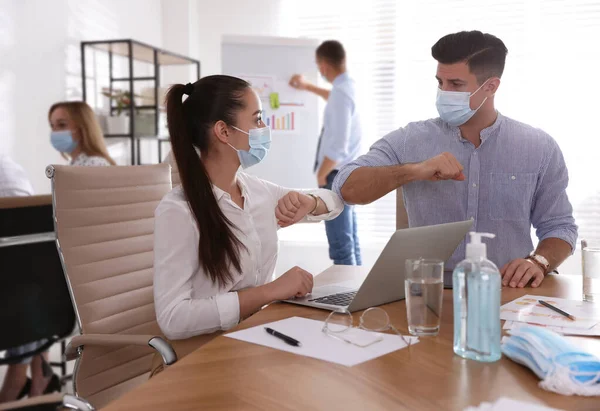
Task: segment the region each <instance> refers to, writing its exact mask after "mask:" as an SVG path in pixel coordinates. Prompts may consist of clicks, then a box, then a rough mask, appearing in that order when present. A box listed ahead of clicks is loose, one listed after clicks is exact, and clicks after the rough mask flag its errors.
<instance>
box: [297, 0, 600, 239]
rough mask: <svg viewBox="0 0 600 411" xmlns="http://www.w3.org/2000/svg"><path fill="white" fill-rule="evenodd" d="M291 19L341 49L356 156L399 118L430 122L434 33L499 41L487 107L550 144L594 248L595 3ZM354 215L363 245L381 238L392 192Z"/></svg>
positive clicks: (372, 9) (307, 4)
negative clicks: (355, 107) (353, 108)
mask: <svg viewBox="0 0 600 411" xmlns="http://www.w3.org/2000/svg"><path fill="white" fill-rule="evenodd" d="M293 13H294V18H295V20H296V27H297V33H296V34H297V35H300V36H305V37H312V38H317V39H321V40H325V39H338V40H340V41H341V42H342V43H343V44H344V46H345V47H346V50H347V53H348V66H349V71H350V73H351V75H352V76H353V77H354V79H355V80H356V82H357V84H358V86H359V89H360V92H361V93H360V94H361V96H362V100H363V104H362V117H363V125H364V128H365V135H364V139H363V144H364V148H365V150H366V149H368V147H369V145H370V144H372V143H373V142H375V141H377V140H378V139H379V138H381V137H382V136H384V135H385V134H387V133H388V132H390V131H392V130H394V129H397V128H398V127H400V126H403V125H405V124H406V123H408V122H411V121H417V120H423V119H427V118H432V117H436V116H437V112H436V109H435V95H436V87H437V82H436V80H435V78H434V76H435V70H436V64H437V63H436V62H435V60H433V58H432V57H431V46H432V45H433V44H434V43H435V42H436V41H437V40H438V39H439V38H440V37H442V36H444V35H446V34H448V33H453V32H457V31H461V30H481V31H483V32H487V33H491V34H494V35H495V36H497V37H499V38H500V39H502V40H503V41H504V43H505V44H506V46H507V48H508V50H509V53H508V57H507V60H506V68H505V71H504V75H503V77H502V83H501V86H500V88H499V90H498V93H497V95H496V107H497V108H498V110H499V111H500V112H502V114H504V115H506V116H509V117H511V118H513V119H516V120H518V121H522V122H524V123H528V124H530V125H532V126H534V127H538V128H541V129H543V130H544V131H546V132H547V133H549V134H550V135H551V136H552V137H553V138H554V139H555V140H556V141H557V142H558V144H559V146H560V147H561V150H562V152H563V154H564V156H565V160H566V164H567V167H568V168H569V174H570V184H569V188H568V193H569V197H570V199H571V203H572V204H573V207H574V215H575V217H576V221H577V223H578V225H579V231H580V237H581V238H587V239H590V240H597V241H599V242H600V230H599V229H600V178H598V177H597V176H598V173H597V167H596V164H597V163H598V153H600V136H599V134H600V133H599V132H598V130H597V129H598V127H597V125H596V118H597V116H598V114H597V111H598V106H599V103H598V98H597V96H598V95H600V84H599V83H598V81H597V80H596V77H597V72H598V69H599V66H600V47H598V46H597V44H595V43H596V42H595V40H596V39H599V38H600V1H599V0H488V1H485V2H482V1H480V0H421V1H419V2H396V1H387V0H375V1H369V2H348V1H345V2H344V1H337V0H334V1H314V0H303V1H301V2H300V1H298V2H296V7H295V8H294V9H293ZM357 210H358V216H359V233H360V237H361V239H362V241H363V243H364V242H369V241H381V240H384V239H387V238H389V234H390V233H391V232H392V231H393V229H394V226H395V201H394V196H393V195H390V196H387V197H385V198H382V199H381V200H379V201H377V202H375V203H374V204H372V205H369V206H360V207H357ZM306 230H308V231H310V230H313V231H311V232H312V233H316V232H315V231H314V230H318V228H310V229H306ZM321 230H322V227H321ZM308 231H307V232H308ZM319 235H320V234H319ZM306 238H307V239H308V240H309V241H314V239H316V238H319V237H318V235H316V234H313V235H312V236H307V237H306ZM311 239H312V240H311ZM320 239H321V238H320ZM322 240H323V241H325V239H324V238H322Z"/></svg>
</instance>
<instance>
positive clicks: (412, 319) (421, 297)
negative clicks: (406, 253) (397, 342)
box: [404, 258, 444, 336]
mask: <svg viewBox="0 0 600 411" xmlns="http://www.w3.org/2000/svg"><path fill="white" fill-rule="evenodd" d="M404 284H405V291H406V312H407V315H408V331H409V332H410V333H411V334H412V335H417V336H421V335H437V334H438V332H439V331H440V317H441V315H442V296H443V292H444V262H443V261H441V260H434V259H423V258H421V259H418V260H406V279H405V282H404Z"/></svg>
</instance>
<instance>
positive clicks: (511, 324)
mask: <svg viewBox="0 0 600 411" xmlns="http://www.w3.org/2000/svg"><path fill="white" fill-rule="evenodd" d="M539 300H542V301H545V302H547V303H548V304H551V305H553V306H555V307H557V308H559V309H561V310H562V311H565V312H567V313H569V314H571V315H573V316H574V317H575V318H576V319H575V320H571V319H569V318H567V317H565V316H563V315H561V314H559V313H557V312H555V311H553V310H551V309H550V308H547V307H544V306H543V305H542V304H540V303H539V302H538V301H539ZM500 319H502V320H506V322H505V323H504V329H505V330H510V329H513V328H517V327H520V326H523V325H526V324H529V325H538V326H543V327H546V328H548V329H549V330H552V331H555V332H557V333H559V334H563V335H585V336H600V304H594V303H590V302H585V301H576V300H566V299H564V298H554V297H544V296H539V295H525V296H523V297H521V298H518V299H516V300H514V301H511V302H510V303H508V304H505V305H503V306H502V307H500Z"/></svg>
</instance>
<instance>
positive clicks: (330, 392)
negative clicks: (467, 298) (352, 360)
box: [106, 267, 600, 411]
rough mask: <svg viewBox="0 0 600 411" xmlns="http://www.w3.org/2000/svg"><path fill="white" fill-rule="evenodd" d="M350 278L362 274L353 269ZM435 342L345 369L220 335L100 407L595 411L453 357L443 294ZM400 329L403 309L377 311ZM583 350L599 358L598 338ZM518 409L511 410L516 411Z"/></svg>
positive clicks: (286, 310) (327, 278) (547, 290)
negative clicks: (540, 407)
mask: <svg viewBox="0 0 600 411" xmlns="http://www.w3.org/2000/svg"><path fill="white" fill-rule="evenodd" d="M350 271H354V274H355V275H360V274H361V271H360V269H354V270H350ZM348 278H351V276H350V275H349V274H348V272H345V273H342V272H340V270H338V269H337V268H335V267H332V268H331V269H329V270H327V271H326V272H324V273H323V274H321V275H319V276H317V278H316V280H315V283H316V284H319V285H322V284H327V283H330V282H335V281H340V280H344V279H348ZM527 293H529V294H539V295H551V296H557V297H564V298H581V279H580V278H578V277H577V278H574V277H566V276H551V277H549V278H547V279H546V281H544V283H543V284H542V287H540V288H539V289H531V288H527V289H504V290H503V292H502V302H503V303H505V302H508V301H511V300H513V299H515V298H517V297H519V296H522V295H525V294H527ZM443 304H444V306H443V316H442V327H441V331H440V334H439V336H437V337H422V338H421V342H420V343H419V344H416V345H414V346H412V347H410V348H409V349H403V350H400V351H396V352H394V353H391V354H388V355H386V356H383V357H380V358H377V359H375V360H372V361H369V362H366V363H363V364H360V365H357V366H355V367H351V368H348V367H344V366H339V365H335V364H330V363H327V362H324V361H319V360H315V359H312V358H307V357H302V356H297V355H294V354H290V353H287V352H283V351H277V350H274V349H271V348H267V347H262V346H258V345H253V344H249V343H245V342H242V341H238V340H234V339H230V338H226V337H218V338H216V339H215V340H213V341H212V342H210V343H208V344H207V345H205V346H203V347H202V348H200V349H198V350H197V351H195V352H193V353H192V354H190V355H189V356H187V357H185V358H183V359H182V360H181V361H179V362H178V363H177V364H175V365H173V366H172V367H170V368H169V369H167V370H166V371H164V372H163V373H161V374H159V375H158V376H156V377H155V378H153V379H152V380H150V381H148V382H147V383H145V384H143V385H142V386H140V387H138V388H136V389H134V390H133V391H131V392H129V393H127V394H126V395H124V396H123V397H122V398H120V399H119V400H117V401H115V402H114V403H112V404H111V405H110V406H108V407H107V408H106V410H108V411H117V410H144V411H147V410H177V411H182V410H208V409H211V410H212V409H216V410H234V409H244V410H265V409H276V410H314V409H319V410H327V411H337V410H368V411H371V410H463V409H464V408H465V407H467V406H469V405H478V404H480V403H481V402H483V401H494V400H496V399H498V398H500V397H502V396H510V397H512V398H515V399H518V400H523V401H528V402H532V403H539V404H546V405H548V406H553V407H556V408H560V409H563V410H578V411H583V410H596V411H597V410H599V409H600V399H598V398H582V397H564V396H560V395H556V394H552V393H549V392H546V391H544V390H542V389H541V388H538V387H537V383H538V379H537V377H535V375H534V374H533V373H532V372H530V371H529V370H528V369H527V368H524V367H522V366H520V365H518V364H515V363H514V362H512V361H510V360H508V359H506V358H502V359H501V360H500V361H498V362H496V363H493V364H484V363H478V362H475V361H469V360H465V359H462V358H460V357H458V356H456V355H454V353H453V351H452V339H453V330H452V327H453V324H452V292H451V291H450V290H446V291H444V302H443ZM383 308H384V309H385V310H386V311H387V312H388V314H389V315H390V317H391V320H392V322H393V323H394V324H395V325H396V326H397V327H398V328H399V329H401V330H404V331H406V330H407V323H406V305H405V303H404V301H400V302H396V303H391V304H387V305H385V306H383ZM327 314H328V312H326V311H322V310H317V309H312V308H306V307H300V306H294V305H288V304H272V305H271V306H269V307H267V308H265V309H264V310H262V311H261V312H259V313H257V314H255V315H254V316H252V317H251V318H249V319H248V320H246V321H244V322H243V323H242V324H240V325H239V326H238V327H237V328H236V329H243V328H248V327H252V326H256V325H260V324H264V323H267V322H271V321H275V320H279V319H282V318H285V317H291V316H302V317H307V318H313V319H319V320H323V319H325V317H326V316H327ZM586 348H587V349H589V350H591V351H593V352H595V353H597V354H600V340H598V339H595V340H594V339H588V340H587V342H586ZM515 411H518V410H515Z"/></svg>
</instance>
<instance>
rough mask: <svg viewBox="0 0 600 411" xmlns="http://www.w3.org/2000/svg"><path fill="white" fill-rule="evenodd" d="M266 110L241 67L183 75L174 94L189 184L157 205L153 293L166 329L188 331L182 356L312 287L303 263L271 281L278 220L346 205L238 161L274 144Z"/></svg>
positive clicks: (175, 138) (178, 152) (178, 143)
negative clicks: (250, 170) (197, 76)
mask: <svg viewBox="0 0 600 411" xmlns="http://www.w3.org/2000/svg"><path fill="white" fill-rule="evenodd" d="M186 96H187V97H186ZM261 113H262V106H261V101H260V99H259V97H258V96H257V94H256V93H255V92H254V91H253V90H252V89H251V88H250V85H249V84H248V83H247V82H246V81H244V80H241V79H238V78H235V77H229V76H222V75H218V76H209V77H205V78H202V79H201V80H199V81H197V82H196V83H194V84H187V85H183V84H177V85H174V86H173V87H171V89H170V90H169V93H168V95H167V122H168V125H169V133H170V136H171V144H172V149H173V151H172V153H173V156H174V158H175V162H176V165H177V168H178V170H179V177H180V180H181V186H178V187H175V188H174V189H173V191H171V193H169V194H168V195H167V196H165V198H164V199H163V200H162V201H161V203H160V205H159V206H158V208H157V209H156V212H155V216H156V220H155V221H156V222H155V240H154V241H155V243H154V260H155V263H154V271H155V273H154V301H155V308H156V315H157V319H158V324H159V326H160V328H161V330H162V332H163V333H164V335H165V336H166V337H167V338H169V339H170V340H183V341H175V342H174V344H173V345H174V346H175V350H176V351H177V353H178V356H179V357H182V356H183V355H185V354H187V353H188V352H190V351H192V350H193V349H195V348H197V347H198V346H199V345H201V344H202V343H204V342H206V341H207V340H208V339H210V338H212V337H214V336H215V335H217V333H216V332H218V331H221V330H227V329H229V328H231V327H233V326H235V325H236V324H237V323H238V322H239V321H240V319H243V318H245V317H248V316H250V315H251V314H252V313H254V312H256V311H258V310H259V309H260V308H261V307H262V306H264V305H266V304H268V303H270V302H272V301H276V300H283V299H287V298H291V297H294V296H304V295H306V294H307V293H309V292H311V291H312V285H313V278H312V275H311V274H309V273H308V272H306V271H304V270H302V269H301V268H298V267H295V268H292V269H291V270H289V271H288V272H286V273H285V274H283V275H282V276H280V277H279V278H277V279H276V280H275V281H272V280H273V274H274V269H275V264H276V261H277V251H278V244H277V230H278V228H282V227H287V226H290V225H292V224H295V223H297V222H300V221H320V220H327V219H333V218H335V217H337V216H338V215H339V214H340V212H341V211H342V209H343V204H342V201H341V200H340V198H339V197H338V196H337V195H336V194H334V193H333V192H331V191H329V190H323V189H317V190H306V191H305V190H303V191H302V192H299V191H293V190H289V189H286V188H283V187H279V186H277V185H275V184H272V183H269V182H267V181H264V180H261V179H259V178H257V177H253V176H251V175H248V174H246V173H244V172H243V171H238V169H239V168H240V166H241V167H242V168H243V169H245V168H247V167H250V166H252V165H254V164H257V163H259V162H260V161H261V160H262V159H263V158H264V157H265V156H266V154H267V151H268V150H269V148H270V145H271V136H270V131H271V130H270V129H269V128H268V127H265V125H264V123H263V122H262V119H261ZM208 334H212V336H208ZM191 337H195V338H191Z"/></svg>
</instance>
